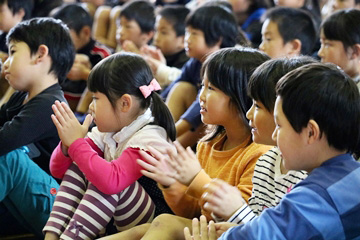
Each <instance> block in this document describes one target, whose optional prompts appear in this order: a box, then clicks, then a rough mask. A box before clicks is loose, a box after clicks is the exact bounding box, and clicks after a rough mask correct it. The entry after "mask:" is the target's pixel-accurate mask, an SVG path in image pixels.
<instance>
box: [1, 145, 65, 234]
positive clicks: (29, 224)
mask: <svg viewBox="0 0 360 240" xmlns="http://www.w3.org/2000/svg"><path fill="white" fill-rule="evenodd" d="M0 186H1V188H0V202H1V201H2V202H3V204H4V206H5V207H6V209H7V210H8V211H9V212H10V213H11V214H12V216H14V217H15V218H16V219H17V221H18V222H19V223H20V224H21V225H22V226H25V227H26V228H28V229H29V230H30V231H32V232H33V233H35V234H36V235H37V236H39V237H43V235H42V228H43V227H44V225H45V223H46V221H47V219H48V218H49V215H50V211H51V208H52V205H53V203H54V200H55V194H56V191H57V189H58V188H59V185H58V184H57V182H56V181H55V180H54V179H53V178H52V177H51V176H50V175H48V174H47V173H46V172H44V171H43V170H42V169H41V168H40V167H39V166H38V165H36V164H35V163H34V162H33V161H32V160H31V159H30V158H29V157H28V156H27V154H26V153H25V152H23V151H22V150H20V149H17V150H14V151H12V152H10V153H7V154H5V155H3V156H1V157H0Z"/></svg>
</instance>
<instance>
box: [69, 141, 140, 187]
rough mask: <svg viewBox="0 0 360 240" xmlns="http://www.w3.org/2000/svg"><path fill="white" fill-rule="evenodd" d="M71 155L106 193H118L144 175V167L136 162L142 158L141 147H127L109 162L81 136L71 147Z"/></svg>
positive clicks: (92, 181)
mask: <svg viewBox="0 0 360 240" xmlns="http://www.w3.org/2000/svg"><path fill="white" fill-rule="evenodd" d="M69 156H70V157H71V158H72V159H73V161H74V162H76V164H77V165H78V166H79V168H80V170H81V171H82V172H83V173H84V174H85V175H86V178H87V179H88V180H89V181H90V182H91V183H93V184H94V186H96V187H97V188H98V189H99V190H100V191H101V192H103V193H105V194H115V193H118V192H120V191H122V190H124V189H125V188H127V187H128V186H130V185H131V184H132V183H134V182H135V181H136V180H137V179H139V178H140V177H141V176H142V174H141V172H140V170H141V169H142V168H141V166H140V165H138V164H137V163H136V159H139V158H141V155H140V153H139V149H135V148H127V149H125V150H124V151H123V152H122V153H121V155H120V157H119V158H117V159H114V160H113V161H111V162H108V161H106V160H105V159H104V158H103V157H102V156H99V154H98V153H97V152H96V151H94V150H93V148H92V147H91V145H90V144H89V143H88V142H87V141H86V140H84V139H81V138H80V139H77V140H76V141H75V142H74V143H73V144H72V145H71V146H70V147H69Z"/></svg>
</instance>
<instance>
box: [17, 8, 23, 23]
mask: <svg viewBox="0 0 360 240" xmlns="http://www.w3.org/2000/svg"><path fill="white" fill-rule="evenodd" d="M15 15H17V16H18V17H19V19H20V21H21V20H23V19H24V16H25V10H24V9H23V8H20V10H19V11H18V12H17V13H16V14H15Z"/></svg>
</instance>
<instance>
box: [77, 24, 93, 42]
mask: <svg viewBox="0 0 360 240" xmlns="http://www.w3.org/2000/svg"><path fill="white" fill-rule="evenodd" d="M79 37H80V38H81V40H82V41H84V42H88V41H89V39H90V38H91V28H90V27H89V26H84V27H83V28H82V29H81V30H80V33H79Z"/></svg>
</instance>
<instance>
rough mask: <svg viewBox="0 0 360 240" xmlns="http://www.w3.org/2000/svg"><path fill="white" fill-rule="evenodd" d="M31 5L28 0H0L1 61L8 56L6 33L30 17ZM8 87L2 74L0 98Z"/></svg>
mask: <svg viewBox="0 0 360 240" xmlns="http://www.w3.org/2000/svg"><path fill="white" fill-rule="evenodd" d="M33 5H34V4H33V1H29V0H9V1H8V0H0V30H1V34H0V59H1V61H2V62H5V60H6V59H7V57H8V47H7V44H6V35H7V34H8V32H9V31H10V29H11V28H12V27H14V26H15V25H16V24H18V23H19V22H21V21H23V20H27V19H29V18H30V17H31V11H32V10H33ZM8 87H9V84H8V83H7V81H6V80H5V79H4V78H3V76H2V77H1V79H0V98H1V97H2V96H3V95H4V94H5V92H6V90H7V89H8ZM7 100H8V99H7Z"/></svg>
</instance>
